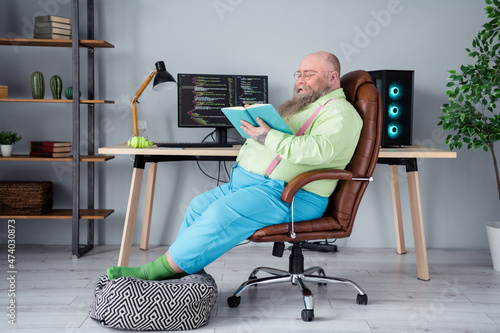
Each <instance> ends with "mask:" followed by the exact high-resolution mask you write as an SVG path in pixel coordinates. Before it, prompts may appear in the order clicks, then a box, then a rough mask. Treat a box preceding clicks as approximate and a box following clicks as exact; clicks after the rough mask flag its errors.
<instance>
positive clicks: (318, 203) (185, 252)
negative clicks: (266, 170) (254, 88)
mask: <svg viewBox="0 0 500 333" xmlns="http://www.w3.org/2000/svg"><path fill="white" fill-rule="evenodd" d="M284 186H285V182H283V181H279V180H273V179H269V178H266V177H264V176H260V175H257V174H254V173H251V172H248V171H246V170H245V169H243V168H242V167H239V166H238V165H235V166H234V167H233V169H232V172H231V181H230V182H229V183H227V184H224V185H222V186H219V187H217V188H214V189H213V190H210V191H208V192H205V193H203V194H201V195H199V196H197V197H196V198H194V199H193V200H192V201H191V203H190V204H189V206H188V208H187V211H186V214H185V217H184V221H183V222H182V225H181V228H180V230H179V233H178V235H177V238H176V240H175V242H174V243H173V244H172V246H170V248H169V251H170V255H171V257H172V259H173V261H174V262H175V263H176V264H177V266H179V267H180V268H181V269H182V270H183V271H185V272H186V273H189V274H194V273H196V272H198V271H199V270H200V269H202V268H204V267H205V266H207V265H208V264H210V263H211V262H213V261H214V260H215V259H217V258H219V257H220V256H221V255H223V254H224V253H225V252H227V251H228V250H230V249H231V248H232V247H234V246H235V245H237V244H239V243H240V242H242V241H244V240H245V239H247V238H248V237H250V236H251V235H252V234H253V233H254V232H255V231H256V230H258V229H260V228H262V227H265V226H269V225H273V224H279V223H284V222H289V221H290V218H291V209H290V205H289V204H287V203H285V202H283V201H282V200H281V192H282V190H283V188H284ZM327 203H328V198H325V197H320V196H318V195H316V194H314V193H311V192H307V191H304V190H300V191H299V192H298V193H297V195H296V196H295V199H294V204H293V205H294V207H293V209H294V221H301V220H308V219H312V218H316V217H320V216H321V215H323V213H324V211H325V209H326V205H327Z"/></svg>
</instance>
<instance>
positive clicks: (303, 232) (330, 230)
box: [227, 70, 383, 321]
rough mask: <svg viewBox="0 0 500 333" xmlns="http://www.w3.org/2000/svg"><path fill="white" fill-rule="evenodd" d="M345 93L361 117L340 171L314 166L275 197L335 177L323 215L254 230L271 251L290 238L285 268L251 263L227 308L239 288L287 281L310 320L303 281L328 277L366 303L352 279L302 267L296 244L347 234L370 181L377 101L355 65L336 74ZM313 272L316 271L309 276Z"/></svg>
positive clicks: (378, 123) (279, 251) (278, 252)
mask: <svg viewBox="0 0 500 333" xmlns="http://www.w3.org/2000/svg"><path fill="white" fill-rule="evenodd" d="M340 81H341V85H342V88H343V89H344V92H345V95H346V98H347V100H348V101H349V102H351V104H352V105H354V107H355V108H356V110H357V111H358V112H359V114H360V116H361V118H362V119H363V128H362V131H361V136H360V139H359V142H358V145H357V147H356V151H355V153H354V156H353V158H352V159H351V162H350V163H349V165H348V166H347V167H346V170H316V171H310V172H306V173H304V174H302V175H299V176H297V177H296V178H294V179H293V180H291V181H290V182H289V183H288V184H287V185H286V187H285V189H284V191H283V193H282V195H281V199H282V200H283V201H285V202H288V203H292V200H293V196H294V195H295V193H296V192H297V191H298V190H299V189H301V188H302V187H303V186H304V185H306V184H307V183H310V182H312V181H315V180H319V179H339V182H338V185H337V188H336V190H335V192H334V193H333V194H332V195H331V196H330V201H329V205H328V207H327V209H326V212H325V214H324V216H323V217H321V218H317V219H313V220H309V221H300V222H289V223H282V224H278V225H273V226H268V227H265V228H262V229H259V230H257V231H256V232H255V233H254V234H253V235H252V236H251V237H250V238H249V239H250V240H251V241H254V242H274V248H273V255H275V256H280V257H281V256H282V255H283V251H284V242H291V243H292V248H291V254H290V260H289V269H288V271H286V270H281V269H275V268H269V267H258V268H255V269H254V270H253V271H252V272H251V274H250V277H249V278H248V281H246V282H244V283H243V284H241V286H240V287H239V288H238V290H237V291H236V292H235V293H234V294H233V296H231V297H229V298H228V299H227V303H228V305H229V306H230V307H232V308H233V307H237V306H238V305H239V304H240V301H241V296H240V295H241V294H242V293H243V291H244V290H245V289H246V288H248V287H249V286H252V285H257V284H270V283H278V282H291V283H292V284H294V285H298V287H299V289H300V290H301V291H302V296H303V299H304V305H305V309H304V310H302V314H301V316H302V319H303V320H304V321H311V320H313V319H314V306H313V296H312V293H311V291H310V290H309V289H308V288H307V286H306V285H305V283H304V282H305V281H313V282H317V283H319V284H326V283H328V282H333V283H344V284H349V285H351V286H353V287H354V288H356V289H357V290H358V296H357V299H356V302H357V303H358V304H367V302H368V297H367V295H366V294H365V293H364V291H363V290H362V289H361V288H360V287H359V286H358V285H357V284H356V283H354V282H353V281H350V280H347V279H342V278H335V277H328V276H326V275H325V272H324V270H323V269H322V268H321V267H317V266H316V267H311V268H309V269H304V257H303V255H302V245H303V244H304V242H305V241H309V240H324V239H329V238H345V237H349V236H350V234H351V231H352V227H353V224H354V218H355V216H356V212H357V210H358V207H359V204H360V201H361V198H362V197H363V194H364V192H365V190H366V187H367V186H368V183H369V182H370V181H371V180H372V175H373V171H374V170H375V165H376V164H377V159H378V153H379V149H380V140H381V136H382V112H383V110H382V101H381V97H380V93H379V92H378V90H377V88H376V87H375V85H374V83H373V81H372V79H371V77H370V75H369V74H368V73H367V72H366V71H362V70H358V71H353V72H350V73H347V74H345V75H343V76H342V77H341V79H340ZM259 271H263V272H266V273H268V274H271V275H272V276H271V277H263V278H257V273H258V272H259ZM314 273H317V275H313V274H314Z"/></svg>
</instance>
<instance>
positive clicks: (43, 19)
mask: <svg viewBox="0 0 500 333" xmlns="http://www.w3.org/2000/svg"><path fill="white" fill-rule="evenodd" d="M44 22H58V23H66V24H70V19H69V18H68V17H63V16H57V15H42V16H36V17H35V23H44Z"/></svg>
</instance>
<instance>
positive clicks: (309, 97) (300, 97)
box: [277, 85, 331, 120]
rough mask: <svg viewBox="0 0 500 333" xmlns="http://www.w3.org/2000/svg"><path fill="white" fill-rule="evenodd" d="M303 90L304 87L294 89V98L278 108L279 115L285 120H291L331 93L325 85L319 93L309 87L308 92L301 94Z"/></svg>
mask: <svg viewBox="0 0 500 333" xmlns="http://www.w3.org/2000/svg"><path fill="white" fill-rule="evenodd" d="M302 88H303V86H299V87H294V89H293V96H292V98H291V99H289V100H288V101H286V102H284V103H283V104H281V105H280V106H278V108H277V110H278V113H279V114H280V115H281V117H282V118H283V119H285V120H287V119H290V117H292V116H293V115H295V114H297V113H299V112H300V111H302V110H303V109H304V108H305V107H306V106H307V105H309V104H311V103H312V102H314V101H316V100H317V99H318V98H320V97H323V96H325V95H326V94H328V93H329V92H330V91H331V90H330V89H329V88H328V87H327V86H326V85H323V86H321V87H320V88H319V89H318V91H313V90H311V89H310V88H309V87H307V89H308V92H306V93H299V91H300V90H301V89H302Z"/></svg>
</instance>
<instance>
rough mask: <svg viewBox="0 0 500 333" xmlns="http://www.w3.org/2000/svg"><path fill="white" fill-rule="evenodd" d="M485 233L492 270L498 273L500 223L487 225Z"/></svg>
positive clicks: (499, 264) (499, 262) (499, 263)
mask: <svg viewBox="0 0 500 333" xmlns="http://www.w3.org/2000/svg"><path fill="white" fill-rule="evenodd" d="M486 233H487V234H488V242H489V243H490V252H491V259H492V260H493V269H494V270H495V271H500V222H490V223H487V224H486Z"/></svg>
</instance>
